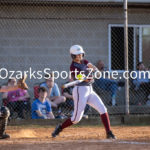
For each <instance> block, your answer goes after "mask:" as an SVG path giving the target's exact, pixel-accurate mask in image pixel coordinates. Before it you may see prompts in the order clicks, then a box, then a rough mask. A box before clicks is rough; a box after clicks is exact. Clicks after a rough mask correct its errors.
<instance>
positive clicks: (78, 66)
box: [70, 59, 93, 86]
mask: <svg viewBox="0 0 150 150" xmlns="http://www.w3.org/2000/svg"><path fill="white" fill-rule="evenodd" d="M88 63H89V62H88V61H87V60H85V59H84V60H82V61H81V64H79V63H76V62H73V61H72V63H71V65H70V71H73V72H72V73H71V76H72V77H73V79H75V80H76V77H75V72H74V71H75V70H77V71H78V72H77V75H78V74H80V72H81V71H84V74H85V76H88V74H89V70H87V68H88V66H87V64H88ZM82 74H83V72H82ZM92 83H93V80H89V82H81V83H79V84H78V86H84V85H90V84H92Z"/></svg>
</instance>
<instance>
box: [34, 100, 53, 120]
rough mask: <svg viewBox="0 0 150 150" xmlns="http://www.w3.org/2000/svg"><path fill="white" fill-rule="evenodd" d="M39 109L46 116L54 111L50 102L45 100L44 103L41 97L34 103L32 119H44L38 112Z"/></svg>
mask: <svg viewBox="0 0 150 150" xmlns="http://www.w3.org/2000/svg"><path fill="white" fill-rule="evenodd" d="M37 110H38V111H40V112H41V113H42V114H43V115H45V116H46V115H47V114H48V113H49V112H51V111H52V109H51V104H50V102H49V101H48V100H45V102H43V103H42V102H41V101H40V100H39V99H36V100H35V101H34V102H33V103H32V119H44V117H39V116H38V114H37V112H36V111H37Z"/></svg>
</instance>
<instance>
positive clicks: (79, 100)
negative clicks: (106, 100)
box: [71, 86, 107, 124]
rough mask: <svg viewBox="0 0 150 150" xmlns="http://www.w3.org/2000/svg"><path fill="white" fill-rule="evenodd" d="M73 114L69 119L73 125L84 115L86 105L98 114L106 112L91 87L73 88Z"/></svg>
mask: <svg viewBox="0 0 150 150" xmlns="http://www.w3.org/2000/svg"><path fill="white" fill-rule="evenodd" d="M72 94H73V100H74V112H73V116H72V117H71V121H72V123H73V124H76V123H78V122H79V121H80V120H81V119H82V116H83V114H84V109H85V106H86V104H89V105H90V106H92V107H93V108H94V109H96V110H97V111H98V112H99V113H100V114H104V113H106V112H107V108H106V107H105V105H104V104H103V102H102V100H101V99H100V97H99V96H98V95H97V94H96V93H95V92H94V91H93V88H92V86H75V87H74V88H73V93H72Z"/></svg>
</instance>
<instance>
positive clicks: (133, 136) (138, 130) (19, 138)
mask: <svg viewBox="0 0 150 150" xmlns="http://www.w3.org/2000/svg"><path fill="white" fill-rule="evenodd" d="M53 129H54V128H47V127H45V128H41V127H40V128H39V127H38V128H37V127H32V128H31V127H28V128H22V127H21V128H20V127H8V129H7V133H9V134H10V135H11V139H9V140H0V150H52V149H53V150H60V149H61V150H62V149H65V150H104V149H110V150H112V149H114V150H119V149H121V150H126V149H128V150H141V149H142V150H149V149H150V127H149V126H144V127H128V126H116V127H113V128H112V129H113V131H114V133H115V135H116V136H117V140H106V139H105V131H104V128H103V127H74V128H73V127H72V128H68V129H65V130H64V131H63V132H62V133H61V134H60V136H59V137H57V138H54V139H53V138H51V132H52V131H53Z"/></svg>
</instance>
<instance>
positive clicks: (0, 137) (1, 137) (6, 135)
mask: <svg viewBox="0 0 150 150" xmlns="http://www.w3.org/2000/svg"><path fill="white" fill-rule="evenodd" d="M9 138H10V135H8V134H6V133H5V134H3V135H1V136H0V139H9Z"/></svg>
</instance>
